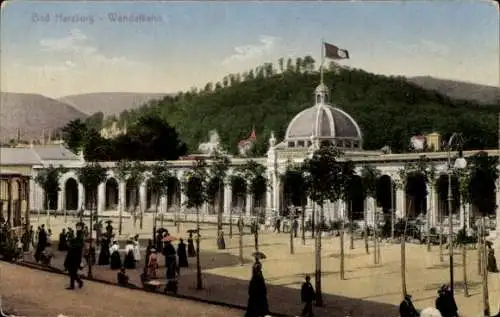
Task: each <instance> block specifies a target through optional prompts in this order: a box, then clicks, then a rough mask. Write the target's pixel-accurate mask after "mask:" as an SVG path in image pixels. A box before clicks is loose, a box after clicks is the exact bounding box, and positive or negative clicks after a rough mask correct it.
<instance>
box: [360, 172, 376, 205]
mask: <svg viewBox="0 0 500 317" xmlns="http://www.w3.org/2000/svg"><path fill="white" fill-rule="evenodd" d="M379 177H380V170H378V169H377V168H376V167H375V166H373V165H364V166H363V169H362V170H361V180H362V183H363V193H364V196H365V197H373V198H375V197H376V196H377V180H378V178H379Z"/></svg>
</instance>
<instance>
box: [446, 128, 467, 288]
mask: <svg viewBox="0 0 500 317" xmlns="http://www.w3.org/2000/svg"><path fill="white" fill-rule="evenodd" d="M460 138H461V136H460V134H458V133H453V134H452V135H451V137H450V139H449V141H448V225H449V227H448V229H449V231H448V248H449V250H450V252H449V254H450V290H451V293H452V294H453V292H454V285H453V284H454V276H453V275H454V269H453V220H452V218H453V210H452V209H453V191H452V188H451V181H452V175H453V171H454V170H455V169H464V168H465V167H466V166H467V161H466V160H465V159H464V158H463V157H462V143H461V139H460ZM453 142H455V144H456V145H457V147H458V158H457V159H456V160H455V163H454V164H452V162H451V151H452V147H453Z"/></svg>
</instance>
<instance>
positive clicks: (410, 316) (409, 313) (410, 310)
mask: <svg viewBox="0 0 500 317" xmlns="http://www.w3.org/2000/svg"><path fill="white" fill-rule="evenodd" d="M399 315H400V316H401V317H417V316H418V315H419V314H418V312H417V310H416V309H415V306H413V303H412V301H411V295H410V294H406V295H405V297H404V299H403V301H402V302H401V304H399Z"/></svg>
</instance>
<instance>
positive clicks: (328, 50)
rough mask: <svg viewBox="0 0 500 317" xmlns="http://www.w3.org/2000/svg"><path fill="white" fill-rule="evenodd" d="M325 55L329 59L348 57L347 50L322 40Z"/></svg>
mask: <svg viewBox="0 0 500 317" xmlns="http://www.w3.org/2000/svg"><path fill="white" fill-rule="evenodd" d="M324 44H325V57H326V58H329V59H349V51H348V50H344V49H341V48H338V47H337V46H335V45H333V44H329V43H326V42H324Z"/></svg>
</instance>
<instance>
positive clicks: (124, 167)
mask: <svg viewBox="0 0 500 317" xmlns="http://www.w3.org/2000/svg"><path fill="white" fill-rule="evenodd" d="M146 170H147V168H146V166H145V165H144V164H143V163H142V162H139V161H134V162H130V161H126V160H121V161H119V162H118V163H117V164H116V171H117V176H118V178H119V179H120V180H122V181H125V184H126V191H128V190H132V193H131V197H133V202H134V206H133V211H132V217H133V220H134V228H136V230H137V207H138V206H139V207H140V228H141V229H142V220H143V218H142V217H143V214H142V212H143V210H142V206H140V201H139V200H140V197H139V196H140V194H139V187H140V186H141V184H142V182H143V181H144V173H145V172H146ZM127 203H128V202H127V201H125V202H124V203H123V206H127ZM120 212H121V211H120ZM121 219H122V217H120V225H119V228H121V226H122V225H121V223H122V220H121ZM119 232H120V230H119Z"/></svg>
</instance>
